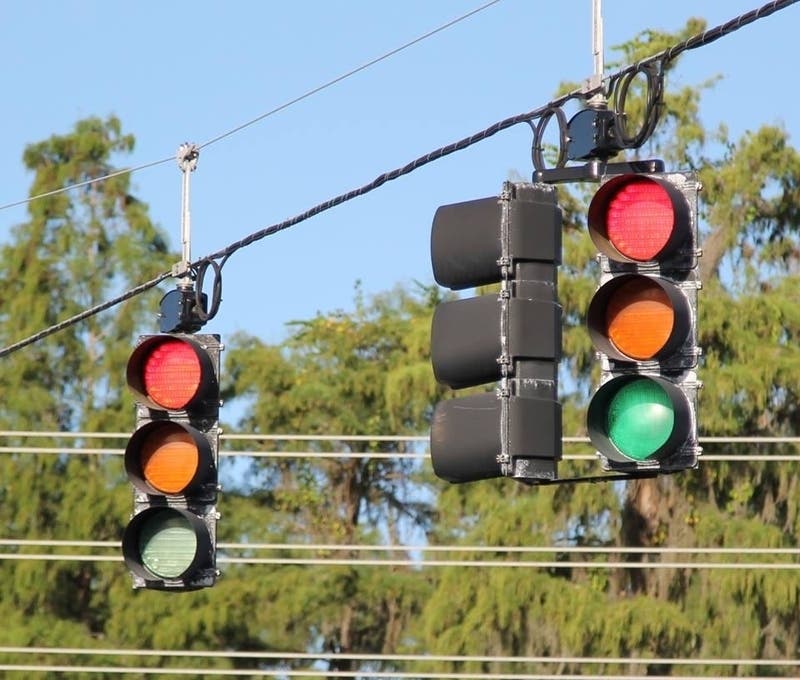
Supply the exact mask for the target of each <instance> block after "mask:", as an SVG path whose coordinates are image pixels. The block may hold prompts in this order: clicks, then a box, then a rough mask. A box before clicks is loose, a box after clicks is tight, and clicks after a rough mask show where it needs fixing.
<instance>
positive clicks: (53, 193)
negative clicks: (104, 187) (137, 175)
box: [0, 156, 175, 211]
mask: <svg viewBox="0 0 800 680" xmlns="http://www.w3.org/2000/svg"><path fill="white" fill-rule="evenodd" d="M174 160H175V156H169V157H167V158H162V159H160V160H157V161H151V162H150V163H144V164H142V165H137V166H136V167H134V168H124V169H122V170H115V171H114V172H110V173H108V174H107V175H101V176H100V177H93V178H92V179H87V180H84V181H83V182H78V183H76V184H70V185H69V186H66V187H59V188H58V189H52V190H51V191H45V192H43V193H41V194H36V195H35V196H28V198H23V199H21V200H19V201H13V202H11V203H4V204H3V205H0V211H1V210H6V209H8V208H15V207H17V206H18V205H25V204H27V203H32V202H33V201H37V200H39V199H40V198H47V197H48V196H57V195H58V194H63V193H66V192H67V191H72V190H73V189H80V188H81V187H87V186H89V185H90V184H98V183H100V182H105V181H106V180H108V179H111V178H112V177H119V176H120V175H127V174H132V173H134V172H138V171H139V170H145V169H147V168H154V167H156V166H157V165H163V164H164V163H167V162H172V161H174Z"/></svg>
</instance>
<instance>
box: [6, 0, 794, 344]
mask: <svg viewBox="0 0 800 680" xmlns="http://www.w3.org/2000/svg"><path fill="white" fill-rule="evenodd" d="M796 2H798V0H772V2H769V3H767V4H765V5H763V6H762V7H760V8H758V9H755V10H751V11H750V12H747V13H745V14H742V15H739V16H737V17H735V18H733V19H731V20H730V21H728V22H726V23H725V24H721V25H718V26H715V27H714V28H711V29H709V30H707V31H704V32H703V33H700V34H697V35H694V36H692V37H690V38H688V39H687V40H684V41H682V42H680V43H677V44H675V45H673V46H672V47H670V48H668V49H666V50H663V51H661V52H659V53H657V54H655V55H653V56H651V57H648V58H646V59H644V60H642V61H639V62H637V63H636V64H633V65H631V66H628V67H625V68H622V69H620V70H619V71H617V72H616V73H614V74H612V75H610V76H608V78H607V80H608V81H609V83H613V82H614V81H615V79H619V78H622V77H625V76H627V75H628V74H630V73H633V72H638V71H640V70H642V69H643V68H644V67H646V66H647V65H648V64H651V63H655V62H662V63H666V62H669V61H672V60H674V59H676V58H677V57H678V55H680V54H681V53H682V52H684V51H686V50H691V49H697V48H699V47H702V46H704V45H707V44H709V43H711V42H713V41H715V40H718V39H719V38H721V37H723V36H725V35H729V34H730V33H733V32H734V31H736V30H739V29H740V28H742V27H743V26H746V25H749V24H751V23H753V22H754V21H756V20H759V19H763V18H765V17H767V16H770V15H771V14H773V13H775V12H777V11H779V10H783V9H786V8H787V7H789V6H790V5H793V4H795V3H796ZM490 4H491V3H490ZM487 6H489V5H487ZM602 87H603V85H602V84H601V85H598V86H597V87H596V88H593V89H587V88H578V89H575V90H573V91H571V92H568V93H567V94H564V95H562V96H561V97H558V98H557V99H554V100H552V101H550V102H548V103H547V104H545V105H544V106H540V107H539V108H536V109H533V110H532V111H528V112H527V113H520V114H517V115H515V116H510V117H508V118H505V119H504V120H501V121H498V122H496V123H494V124H492V125H490V126H489V127H487V128H485V129H484V130H481V131H480V132H476V133H475V134H473V135H470V136H469V137H464V138H463V139H460V140H458V141H456V142H453V143H451V144H448V145H446V146H443V147H440V148H438V149H435V150H434V151H431V152H429V153H427V154H425V155H423V156H420V157H419V158H417V159H415V160H413V161H411V162H410V163H407V164H406V165H404V166H402V167H398V168H395V169H394V170H390V171H388V172H384V173H383V174H381V175H378V176H377V177H376V178H375V179H373V180H372V181H371V182H369V183H368V184H365V185H363V186H361V187H359V188H356V189H352V190H350V191H348V192H346V193H343V194H340V195H338V196H336V197H334V198H331V199H329V200H327V201H325V202H323V203H320V204H318V205H316V206H314V207H312V208H309V209H308V210H306V211H305V212H303V213H300V214H298V215H295V216H294V217H291V218H289V219H287V220H284V221H283V222H280V223H277V224H273V225H271V226H268V227H265V228H263V229H260V230H258V231H256V232H254V233H252V234H250V235H249V236H246V237H245V238H243V239H241V240H239V241H236V242H234V243H232V244H230V245H228V246H227V247H225V248H223V249H221V250H218V251H217V252H215V253H212V254H211V255H207V256H205V257H202V258H200V259H198V260H196V261H195V262H193V263H192V264H191V267H193V268H195V269H196V268H197V267H200V266H204V264H205V262H206V261H207V260H217V259H222V260H223V262H225V261H227V259H228V258H229V257H230V256H231V255H233V254H234V253H235V252H237V251H238V250H240V249H242V248H245V247H247V246H250V245H252V244H253V243H256V242H257V241H260V240H262V239H264V238H266V237H267V236H272V235H273V234H276V233H278V232H280V231H283V230H285V229H288V228H290V227H293V226H295V225H297V224H299V223H301V222H304V221H306V220H308V219H309V218H311V217H314V216H316V215H319V214H320V213H322V212H325V211H327V210H330V209H331V208H334V207H336V206H338V205H341V204H342V203H346V202H347V201H350V200H352V199H354V198H357V197H360V196H364V195H365V194H368V193H370V192H371V191H374V190H375V189H377V188H379V187H381V186H383V185H384V184H385V183H386V182H389V181H391V180H394V179H398V178H399V177H403V176H404V175H407V174H409V173H411V172H413V171H415V170H417V169H419V168H421V167H422V166H424V165H427V164H428V163H431V162H433V161H436V160H439V159H441V158H444V157H445V156H448V155H450V154H452V153H455V152H456V151H462V150H463V149H466V148H468V147H470V146H472V145H473V144H476V143H478V142H480V141H483V140H485V139H488V138H489V137H491V136H493V135H495V134H497V133H498V132H500V131H502V130H506V129H508V128H510V127H513V126H515V125H518V124H520V123H528V124H530V123H531V121H533V120H535V119H537V118H540V117H542V116H545V115H552V111H553V109H557V108H560V107H561V106H563V105H564V104H566V103H567V102H569V101H570V100H572V99H576V98H580V99H585V98H586V97H588V96H589V95H591V94H594V93H597V92H599V91H600V90H601V89H602ZM220 138H221V136H220ZM215 141H217V140H216V139H212V140H209V141H208V142H206V145H208V144H210V143H212V142H215ZM169 276H171V272H164V273H163V274H161V275H160V277H158V278H157V279H154V280H152V281H150V282H147V283H144V284H141V285H140V286H137V287H136V288H134V289H132V290H131V291H128V292H127V293H124V294H123V295H121V296H118V297H116V298H114V299H113V300H109V301H108V302H106V303H103V304H102V305H98V306H97V307H94V308H92V309H90V310H86V311H85V312H83V313H81V314H78V315H76V316H74V317H71V318H69V319H66V320H64V321H62V322H60V323H58V324H56V325H54V326H51V327H49V328H47V329H44V330H42V331H40V332H38V333H36V334H34V335H32V336H30V337H28V338H25V339H23V340H20V341H19V342H16V343H14V344H13V345H9V346H8V347H5V348H3V349H0V358H2V357H4V356H7V355H8V354H10V353H11V352H14V351H17V350H19V349H22V348H23V347H26V346H28V345H30V344H32V343H33V342H37V341H38V340H41V339H43V338H45V337H47V336H49V335H52V334H53V333H56V332H58V331H61V330H64V329H65V328H68V327H69V326H72V325H74V324H76V323H78V322H79V321H83V320H84V319H86V318H89V317H90V316H93V315H94V314H97V313H99V312H100V311H103V310H104V309H108V308H109V307H113V306H114V305H116V304H119V303H120V302H123V301H125V300H127V299H129V298H130V297H133V296H135V295H138V294H139V293H142V292H144V291H146V290H148V289H149V288H152V287H153V286H155V285H157V284H158V283H160V282H161V281H163V280H164V279H166V278H167V277H169Z"/></svg>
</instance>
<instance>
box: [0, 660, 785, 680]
mask: <svg viewBox="0 0 800 680" xmlns="http://www.w3.org/2000/svg"><path fill="white" fill-rule="evenodd" d="M337 657H338V655H336V654H331V655H330V656H329V657H327V660H329V661H332V660H334V659H336V658H337ZM776 665H777V664H776ZM0 670H3V671H12V672H13V671H18V672H27V673H33V672H40V673H44V672H52V673H69V672H75V671H80V672H82V673H105V674H109V675H111V674H113V675H130V674H136V675H199V676H201V677H208V676H220V677H226V676H230V677H234V676H246V677H267V676H269V677H273V678H285V677H313V678H319V677H321V676H324V677H326V678H381V679H386V678H391V679H393V680H394V679H396V680H405V679H410V680H675V676H674V675H628V674H625V675H610V674H606V673H604V674H602V675H592V674H584V673H580V674H578V675H570V674H565V673H555V674H553V673H533V674H531V673H488V672H481V673H467V672H461V673H438V672H437V673H428V672H420V673H417V672H414V673H409V672H403V671H385V670H363V669H359V670H353V671H340V670H321V669H319V668H317V669H310V668H309V669H305V670H300V669H290V668H280V667H279V668H272V669H262V668H259V669H218V668H164V667H158V668H153V667H147V666H142V667H125V666H80V665H76V664H69V665H60V664H59V665H55V664H54V665H49V666H48V665H45V664H31V665H25V664H0ZM680 677H681V679H682V680H708V677H709V676H707V675H703V676H700V675H682V676H680ZM713 677H714V678H715V680H737V679H738V678H740V677H741V676H740V675H714V676H713ZM748 677H749V678H751V680H774V678H775V676H760V675H759V676H748Z"/></svg>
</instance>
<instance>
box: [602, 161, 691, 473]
mask: <svg viewBox="0 0 800 680" xmlns="http://www.w3.org/2000/svg"><path fill="white" fill-rule="evenodd" d="M698 190H699V184H698V181H697V179H696V177H695V175H694V174H693V173H652V174H622V175H617V176H613V177H611V178H609V179H607V180H605V181H604V182H603V183H602V184H601V186H600V188H599V190H598V191H597V193H596V194H595V195H594V197H593V198H592V201H591V203H590V205H589V213H588V220H587V221H588V227H589V234H590V236H591V238H592V240H593V241H594V243H595V245H596V246H597V249H598V250H599V251H600V254H599V256H598V260H599V262H600V282H599V283H600V285H599V287H598V289H597V291H596V293H595V295H594V297H593V298H592V301H591V303H590V304H589V309H588V314H587V321H588V326H589V334H590V336H591V339H592V342H593V344H594V346H595V348H596V349H597V351H598V355H599V357H600V361H601V378H600V386H599V388H598V390H597V391H596V392H595V394H594V396H593V397H592V400H591V402H590V404H589V408H588V412H587V427H588V432H589V438H590V439H591V441H592V444H593V445H594V446H595V448H596V449H597V451H598V453H599V454H600V456H601V458H602V459H603V462H604V464H605V467H606V468H608V469H614V470H628V471H631V470H651V471H659V472H660V471H663V472H673V471H676V470H684V469H687V468H692V467H695V466H696V465H697V457H698V455H699V453H700V447H699V446H698V443H697V390H698V387H699V383H698V380H697V371H696V369H697V361H698V357H699V355H700V349H699V348H698V345H697V292H698V289H699V287H700V283H699V279H698V273H697V264H698V258H699V256H700V250H699V249H698V240H697V193H698Z"/></svg>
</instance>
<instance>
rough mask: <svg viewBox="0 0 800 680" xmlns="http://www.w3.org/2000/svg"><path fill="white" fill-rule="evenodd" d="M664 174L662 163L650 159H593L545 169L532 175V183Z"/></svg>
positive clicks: (585, 180)
mask: <svg viewBox="0 0 800 680" xmlns="http://www.w3.org/2000/svg"><path fill="white" fill-rule="evenodd" d="M642 172H664V161H662V160H659V159H657V158H652V159H648V160H643V161H621V162H617V163H608V162H606V161H604V160H600V159H594V160H591V161H589V162H588V163H585V164H584V165H573V166H570V167H563V168H546V169H544V170H536V171H534V173H533V181H534V182H542V183H544V184H564V183H567V182H599V181H600V179H601V178H602V177H606V176H608V175H624V174H627V173H642Z"/></svg>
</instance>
